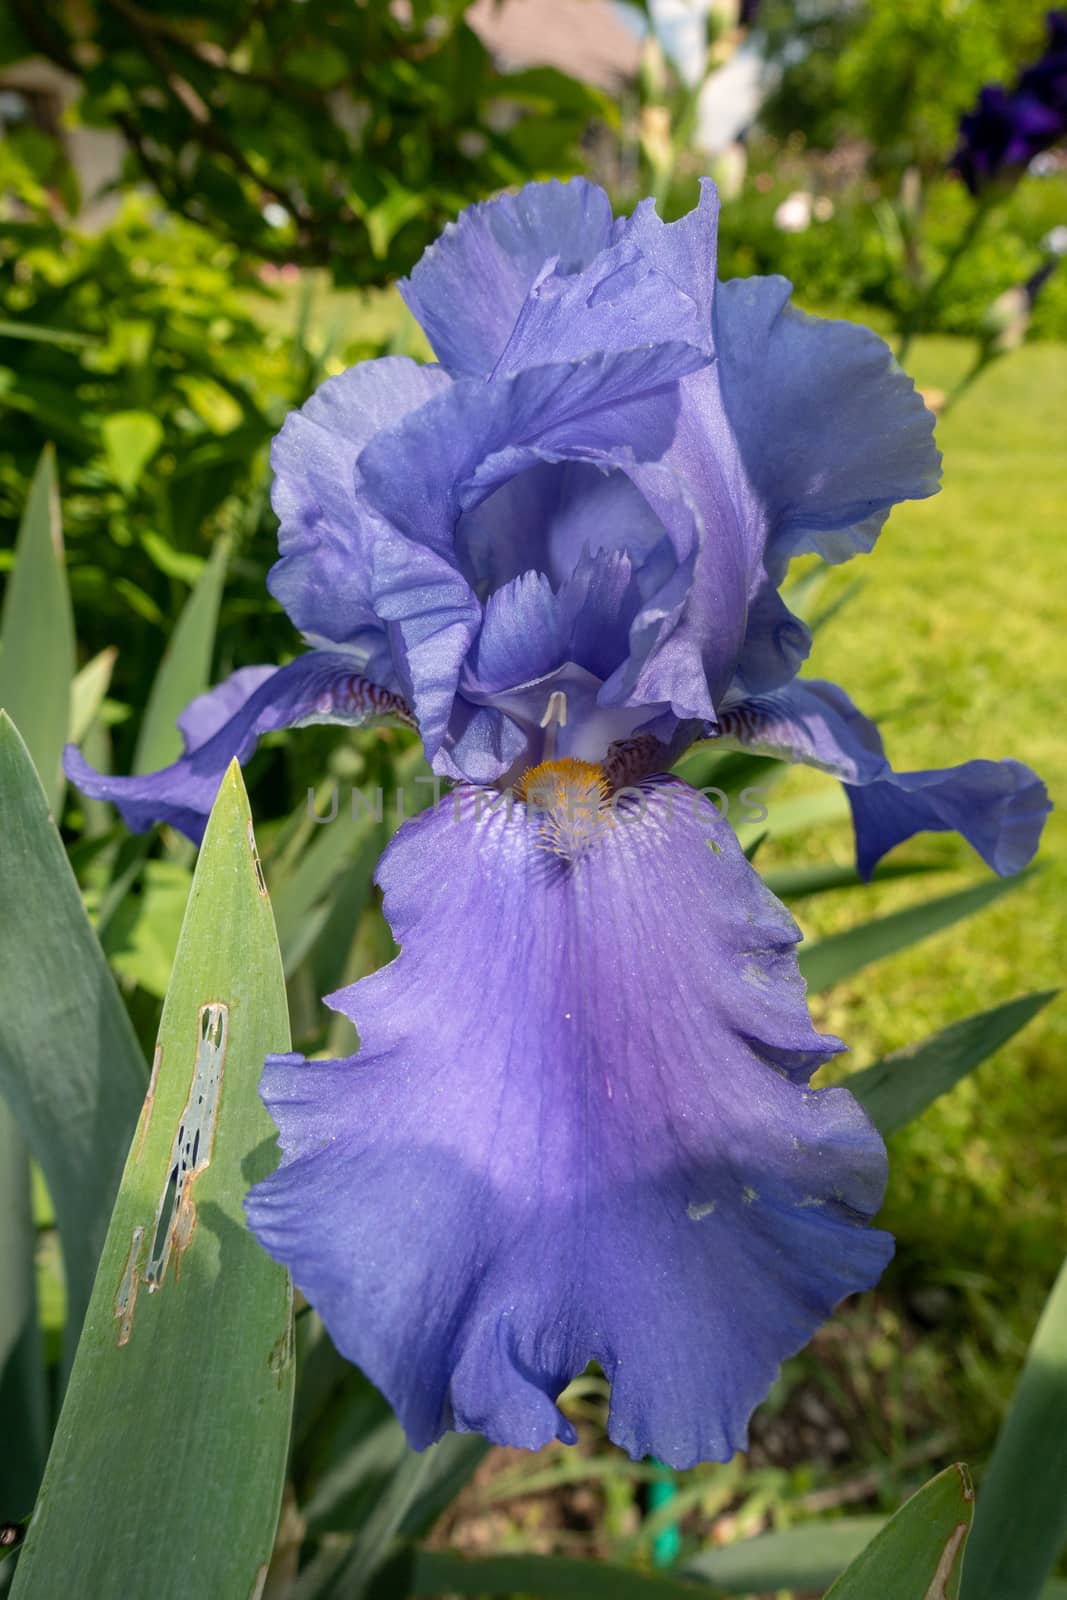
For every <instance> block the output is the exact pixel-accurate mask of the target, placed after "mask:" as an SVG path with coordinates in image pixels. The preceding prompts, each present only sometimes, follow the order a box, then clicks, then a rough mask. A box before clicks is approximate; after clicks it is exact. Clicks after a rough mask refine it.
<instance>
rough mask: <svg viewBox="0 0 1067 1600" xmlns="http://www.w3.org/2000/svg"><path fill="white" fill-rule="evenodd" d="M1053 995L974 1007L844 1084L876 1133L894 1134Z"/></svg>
mask: <svg viewBox="0 0 1067 1600" xmlns="http://www.w3.org/2000/svg"><path fill="white" fill-rule="evenodd" d="M1057 993H1058V990H1056V989H1046V990H1044V991H1043V992H1041V993H1037V994H1024V995H1021V996H1020V998H1019V999H1018V1000H1009V1001H1008V1002H1007V1004H1006V1005H1002V1006H993V1007H992V1008H991V1009H990V1010H989V1011H977V1012H975V1014H974V1016H972V1017H964V1018H963V1020H962V1021H961V1022H953V1023H951V1024H950V1025H949V1026H948V1027H947V1028H942V1029H941V1031H940V1032H939V1033H934V1034H931V1035H930V1037H929V1038H928V1039H923V1040H922V1042H921V1043H920V1044H912V1045H908V1046H907V1047H906V1048H905V1049H903V1050H894V1052H893V1054H892V1055H889V1056H885V1057H884V1058H883V1060H881V1061H875V1062H873V1063H872V1065H871V1066H869V1067H864V1069H863V1071H862V1072H855V1073H853V1075H852V1076H851V1077H850V1078H849V1079H848V1087H849V1088H850V1089H851V1090H852V1093H853V1094H854V1095H855V1096H856V1099H857V1100H859V1102H860V1103H861V1105H863V1106H865V1107H866V1109H867V1112H868V1114H869V1116H870V1117H871V1120H872V1121H873V1122H874V1124H875V1126H876V1127H877V1128H878V1131H879V1132H880V1133H882V1134H883V1135H885V1136H888V1135H889V1134H891V1133H895V1132H896V1131H897V1129H898V1128H903V1127H904V1125H905V1124H906V1123H908V1122H912V1121H914V1119H915V1118H916V1117H918V1116H921V1114H922V1113H923V1112H924V1111H925V1110H926V1108H927V1106H928V1105H931V1104H932V1103H933V1101H935V1100H936V1099H937V1098H938V1096H939V1095H943V1094H945V1093H947V1091H948V1090H949V1089H951V1088H953V1087H954V1085H955V1084H957V1083H959V1081H960V1079H961V1078H965V1077H966V1076H967V1074H968V1073H969V1072H973V1071H974V1069H975V1067H979V1066H981V1064H982V1062H983V1061H986V1060H988V1058H989V1057H990V1056H991V1055H993V1054H994V1053H995V1052H996V1051H997V1050H999V1049H1000V1047H1001V1045H1002V1044H1007V1042H1008V1040H1009V1039H1010V1038H1011V1037H1012V1036H1013V1035H1014V1034H1016V1033H1018V1032H1019V1029H1020V1028H1025V1026H1026V1024H1027V1023H1028V1022H1029V1021H1030V1020H1031V1018H1032V1017H1036V1015H1037V1013H1038V1012H1039V1011H1040V1010H1041V1008H1042V1007H1043V1006H1047V1005H1048V1003H1049V1001H1050V1000H1053V999H1055V997H1056V994H1057Z"/></svg>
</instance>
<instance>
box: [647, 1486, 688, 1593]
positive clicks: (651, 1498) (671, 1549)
mask: <svg viewBox="0 0 1067 1600" xmlns="http://www.w3.org/2000/svg"><path fill="white" fill-rule="evenodd" d="M654 1465H655V1466H656V1467H658V1468H659V1472H658V1474H657V1476H656V1477H655V1478H653V1480H652V1482H651V1483H650V1484H649V1486H648V1509H649V1512H650V1513H651V1514H652V1515H653V1516H655V1514H656V1512H657V1511H662V1510H663V1508H664V1507H665V1506H669V1505H670V1503H671V1501H672V1500H673V1499H674V1498H675V1497H676V1495H677V1492H678V1491H677V1487H676V1484H675V1481H674V1473H673V1472H672V1471H671V1469H670V1467H668V1466H665V1465H664V1464H663V1463H662V1462H660V1461H656V1462H655V1463H654ZM681 1548H682V1539H681V1534H680V1532H679V1529H678V1523H677V1521H676V1520H675V1521H671V1522H668V1523H666V1524H665V1525H664V1526H663V1527H661V1528H660V1530H659V1532H658V1533H657V1534H656V1535H655V1537H654V1538H653V1540H652V1559H653V1561H654V1562H655V1564H656V1566H657V1567H673V1565H674V1563H675V1562H676V1561H677V1559H678V1556H679V1553H680V1551H681Z"/></svg>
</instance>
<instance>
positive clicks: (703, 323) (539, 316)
mask: <svg viewBox="0 0 1067 1600" xmlns="http://www.w3.org/2000/svg"><path fill="white" fill-rule="evenodd" d="M704 193H705V195H707V196H708V204H707V206H702V208H701V212H700V213H695V215H698V214H699V215H707V214H709V213H710V216H709V217H708V222H707V226H706V227H705V229H704V230H703V234H704V236H705V244H706V249H707V256H706V261H705V263H704V265H703V270H702V273H701V275H700V276H697V279H696V282H697V283H698V284H699V283H701V281H702V279H705V278H706V276H707V273H708V271H709V269H710V271H711V273H712V274H714V262H715V218H716V216H717V214H718V201H717V198H716V196H715V191H714V188H713V187H710V186H709V187H708V188H707V189H705V191H704ZM681 226H682V225H681V224H677V223H676V224H673V225H671V228H672V229H677V228H680V227H681ZM661 229H662V238H667V237H670V233H671V229H668V228H667V227H665V226H664V225H662V224H661ZM639 236H640V230H639V229H634V230H633V231H632V232H630V233H628V234H627V235H625V236H624V237H623V238H622V239H620V241H619V242H618V243H617V244H614V245H612V246H610V248H608V249H606V250H603V251H602V252H601V253H600V254H599V255H598V256H597V257H596V259H595V260H594V261H593V262H591V263H590V265H589V266H588V267H585V268H583V269H582V271H580V272H577V273H561V272H560V271H559V270H558V269H557V268H555V266H553V270H552V271H547V270H546V271H545V272H543V273H542V274H541V275H540V276H539V277H538V278H537V279H536V280H535V282H534V283H533V284H532V285H531V288H530V293H529V295H528V296H527V299H526V302H525V304H524V305H523V308H522V310H521V311H520V312H519V316H518V319H517V321H516V323H515V327H514V328H513V330H512V333H511V337H510V338H509V339H508V342H507V344H506V345H505V346H504V349H503V350H502V351H501V353H500V356H499V359H498V360H497V363H496V367H495V368H494V373H493V375H494V376H495V375H496V374H497V373H514V372H519V371H521V370H522V368H524V367H536V366H544V365H546V363H548V362H550V361H573V360H576V359H578V358H580V357H582V356H587V355H591V354H593V353H595V352H597V351H604V350H628V349H633V348H635V347H637V346H639V345H643V344H664V343H667V342H668V341H672V340H684V341H685V342H686V343H688V344H692V345H694V346H695V347H696V348H697V349H699V350H703V351H705V352H706V353H707V354H708V355H710V354H711V302H710V297H709V298H707V299H705V298H704V297H703V296H701V295H700V294H699V293H697V294H694V292H693V284H692V283H690V282H689V281H688V280H687V273H686V269H687V268H688V269H690V271H693V270H695V268H694V264H693V263H692V262H691V260H690V257H691V255H692V251H691V249H690V250H682V251H681V252H679V254H680V260H679V262H678V268H679V270H678V271H677V273H676V274H675V273H672V272H671V271H670V268H671V267H673V266H674V265H675V263H674V262H673V260H672V259H671V256H672V252H671V251H670V250H669V249H667V248H662V247H661V249H660V250H659V251H658V253H659V254H660V255H662V256H663V257H665V260H666V265H667V267H668V270H667V271H663V270H660V268H659V267H658V266H657V265H655V264H654V263H653V261H652V260H651V259H650V257H649V255H646V254H645V252H644V251H643V250H642V249H641V248H640V246H639V244H638V242H637V240H638V237H639ZM653 237H654V239H655V242H656V243H657V244H658V245H662V239H661V235H660V234H655V235H653ZM687 242H689V241H688V240H687Z"/></svg>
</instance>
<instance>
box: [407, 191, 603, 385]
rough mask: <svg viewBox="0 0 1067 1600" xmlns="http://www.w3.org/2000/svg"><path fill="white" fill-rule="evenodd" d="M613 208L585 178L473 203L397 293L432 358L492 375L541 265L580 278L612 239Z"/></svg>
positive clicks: (462, 371) (464, 371)
mask: <svg viewBox="0 0 1067 1600" xmlns="http://www.w3.org/2000/svg"><path fill="white" fill-rule="evenodd" d="M613 228H614V218H613V217H612V212H611V201H610V200H609V199H608V197H607V195H606V194H605V193H604V191H603V189H599V188H598V187H597V186H596V184H594V183H589V182H587V181H586V179H585V178H573V179H572V180H571V181H570V182H569V183H559V182H558V181H553V182H549V183H530V184H527V185H526V187H525V188H524V189H520V190H519V192H518V194H513V195H504V196H502V197H501V198H500V199H499V200H489V201H486V203H485V204H484V205H477V206H469V207H468V209H467V210H466V211H464V212H463V213H462V215H461V216H460V217H459V218H458V219H457V220H456V221H455V222H451V223H449V225H448V227H447V228H446V229H445V231H444V233H443V234H442V235H441V237H440V238H439V239H438V240H437V242H436V243H435V244H432V245H431V246H430V248H429V249H428V250H427V251H426V253H425V255H424V256H423V257H422V260H421V261H420V262H419V263H418V265H417V266H416V268H415V270H414V271H413V272H412V274H411V277H410V278H405V279H402V280H401V283H400V293H401V294H402V295H403V297H404V299H405V301H406V302H407V305H408V308H409V309H410V310H411V312H412V313H413V314H414V316H416V317H417V318H418V320H419V322H421V324H422V326H423V328H424V329H425V331H426V335H427V337H428V338H429V340H430V343H431V344H432V345H433V347H434V350H435V352H436V354H437V358H438V360H439V361H440V362H441V364H442V365H443V366H444V367H446V368H447V369H448V371H449V372H452V373H454V374H455V375H456V376H457V377H468V378H477V377H482V378H485V377H488V376H489V374H490V372H492V370H493V368H494V367H495V366H496V364H497V362H498V360H499V359H500V355H501V352H502V351H503V349H504V346H505V345H506V344H507V342H508V339H509V338H510V337H511V332H512V329H513V328H514V326H515V322H516V320H517V318H518V315H519V312H520V311H521V310H522V307H523V305H524V304H525V301H526V297H527V295H528V294H529V292H530V289H531V288H532V287H533V284H534V283H535V282H536V280H537V278H538V277H539V276H540V275H541V273H542V271H543V269H544V267H545V265H546V263H549V262H554V263H555V265H556V270H557V272H558V273H559V274H560V275H566V274H570V273H575V272H580V271H581V270H582V268H583V267H587V266H588V265H589V264H590V262H592V261H594V260H595V259H596V257H597V256H598V255H599V254H600V252H601V251H602V250H605V249H606V248H607V247H608V246H609V245H610V244H611V242H612V234H613Z"/></svg>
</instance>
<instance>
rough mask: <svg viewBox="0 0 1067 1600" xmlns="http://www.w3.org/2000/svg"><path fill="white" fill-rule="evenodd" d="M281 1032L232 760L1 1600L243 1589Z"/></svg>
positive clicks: (270, 1328) (257, 1448)
mask: <svg viewBox="0 0 1067 1600" xmlns="http://www.w3.org/2000/svg"><path fill="white" fill-rule="evenodd" d="M287 1046H288V1024H287V1018H286V1011H285V988H284V984H283V980H282V972H281V962H280V958H279V955H278V944H277V939H276V937H275V933H274V921H273V917H272V915H271V909H270V902H269V900H268V898H267V894H266V889H265V887H264V884H263V878H262V873H261V871H260V866H259V860H258V857H257V855H256V849H255V841H254V839H253V837H252V824H251V818H250V815H249V810H248V801H247V798H246V796H245V792H244V786H243V784H242V782H241V776H240V771H239V769H238V767H237V765H236V763H235V764H234V765H233V766H231V768H230V771H229V773H228V774H227V776H226V778H225V780H224V782H223V784H222V787H221V789H220V791H219V796H218V799H217V800H216V802H215V807H214V810H213V811H212V814H211V819H210V821H209V824H208V829H207V834H206V836H205V839H204V845H203V849H202V851H201V855H200V860H199V863H198V865H197V870H196V876H195V878H194V880H193V887H192V890H191V893H190V896H189V906H188V910H187V911H186V915H185V922H184V925H183V928H182V935H181V940H180V942H179V945H178V953H177V956H176V958H175V963H174V973H173V976H172V979H171V984H170V988H169V990H168V993H167V998H166V1002H165V1004H164V1008H163V1017H162V1021H161V1022H160V1030H159V1040H158V1043H157V1046H156V1053H155V1062H154V1066H153V1073H152V1079H151V1082H150V1084H149V1089H148V1094H147V1097H146V1099H145V1103H144V1107H143V1109H142V1112H141V1118H140V1121H139V1123H138V1126H137V1130H136V1132H135V1134H134V1139H133V1144H132V1146H131V1148H130V1153H129V1157H128V1159H127V1162H126V1168H125V1171H124V1173H123V1177H122V1184H121V1187H120V1189H119V1195H118V1199H117V1201H116V1204H115V1210H114V1213H113V1215H112V1219H111V1226H110V1228H109V1230H108V1236H107V1243H106V1245H105V1247H104V1254H103V1258H102V1260H101V1263H100V1269H99V1272H98V1273H97V1277H96V1283H95V1285H94V1288H93V1296H92V1300H91V1302H90V1306H89V1312H88V1315H87V1317H86V1322H85V1329H84V1332H83V1334H82V1339H81V1343H80V1345H79V1347H78V1354H77V1357H76V1359H75V1363H74V1370H73V1372H72V1374H71V1380H70V1386H69V1388H68V1391H67V1398H66V1402H65V1404H64V1407H63V1412H62V1415H61V1416H60V1420H59V1426H58V1429H57V1432H56V1439H55V1443H54V1445H53V1449H52V1454H51V1456H50V1457H49V1461H48V1466H47V1469H46V1472H45V1481H44V1486H43V1489H42V1492H41V1496H40V1499H39V1501H38V1506H37V1510H36V1512H35V1514H34V1518H33V1521H32V1522H31V1524H30V1529H29V1533H28V1535H27V1540H26V1545H25V1548H24V1550H23V1553H22V1558H21V1561H20V1564H19V1568H18V1571H17V1573H16V1577H15V1584H14V1589H13V1597H17V1600H45V1597H47V1600H54V1596H56V1595H60V1594H65V1593H68V1592H70V1593H78V1594H100V1595H103V1594H129V1595H142V1594H143V1595H148V1594H150V1595H152V1596H153V1600H186V1597H187V1596H188V1595H189V1594H190V1593H191V1592H195V1593H197V1594H203V1595H219V1596H224V1595H233V1596H242V1597H243V1596H248V1595H252V1594H253V1593H258V1592H259V1589H258V1587H257V1586H258V1585H259V1584H261V1582H262V1579H263V1576H264V1572H265V1568H266V1565H267V1563H268V1562H269V1560H270V1554H271V1549H272V1545H273V1540H274V1533H275V1528H276V1524H277V1519H278V1509H279V1505H280V1501H281V1490H282V1483H283V1479H284V1473H285V1463H286V1454H287V1449H288V1441H289V1427H290V1419H291V1412H292V1391H293V1323H292V1292H291V1286H290V1283H289V1279H288V1277H287V1275H286V1273H285V1272H284V1270H283V1269H282V1268H281V1267H279V1266H277V1265H276V1264H275V1263H274V1262H272V1261H271V1260H270V1259H269V1258H268V1257H267V1256H266V1255H265V1254H264V1252H263V1251H262V1250H261V1249H260V1248H259V1246H258V1245H257V1244H256V1242H255V1240H254V1239H253V1238H252V1236H251V1234H250V1233H248V1231H247V1230H246V1228H245V1226H244V1220H243V1202H244V1196H245V1194H246V1192H247V1190H248V1188H249V1186H250V1185H251V1184H253V1183H255V1182H257V1181H258V1180H259V1179H261V1178H263V1177H265V1176H266V1174H267V1173H268V1172H269V1171H270V1169H271V1167H272V1166H273V1164H274V1162H275V1159H276V1157H275V1149H274V1137H273V1127H272V1125H271V1121H270V1118H269V1117H268V1116H267V1113H266V1111H265V1110H264V1108H263V1106H262V1104H261V1102H260V1100H259V1095H258V1084H259V1078H260V1073H261V1071H262V1066H263V1058H264V1056H265V1055H266V1054H267V1052H268V1051H271V1050H285V1049H286V1048H287Z"/></svg>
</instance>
